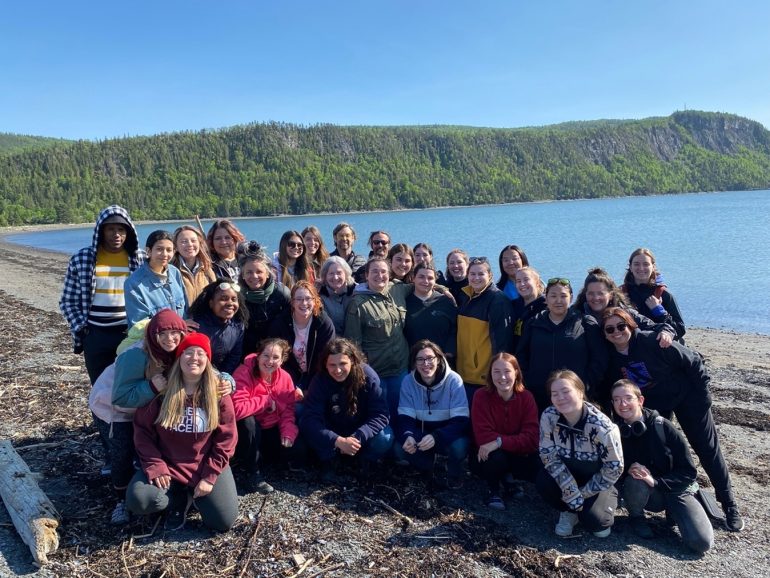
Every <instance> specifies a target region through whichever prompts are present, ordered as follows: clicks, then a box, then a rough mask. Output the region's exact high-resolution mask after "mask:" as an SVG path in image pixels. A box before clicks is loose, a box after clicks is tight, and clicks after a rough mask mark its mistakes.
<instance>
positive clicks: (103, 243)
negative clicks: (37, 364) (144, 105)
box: [59, 205, 144, 475]
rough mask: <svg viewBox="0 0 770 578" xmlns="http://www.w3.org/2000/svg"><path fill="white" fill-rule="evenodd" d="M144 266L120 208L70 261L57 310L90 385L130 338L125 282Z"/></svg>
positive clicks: (102, 218)
mask: <svg viewBox="0 0 770 578" xmlns="http://www.w3.org/2000/svg"><path fill="white" fill-rule="evenodd" d="M143 262H144V252H143V251H142V250H141V249H140V248H139V241H138V239H137V236H136V229H135V228H134V224H133V223H132V222H131V218H130V217H129V216H128V212H127V211H126V210H125V209H124V208H123V207H120V206H118V205H110V206H109V207H107V208H105V209H103V210H102V212H101V213H99V217H98V218H97V219H96V225H95V226H94V234H93V238H92V240H91V246H89V247H83V248H82V249H80V251H78V252H77V253H75V254H74V255H73V256H72V258H71V259H70V262H69V266H68V267H67V273H66V275H65V276H64V288H63V290H62V294H61V299H60V300H59V309H60V310H61V312H62V315H64V318H65V319H66V320H67V323H68V324H69V326H70V333H71V334H72V342H73V351H74V352H75V353H82V354H83V357H84V358H85V364H86V371H87V372H88V379H89V381H90V382H91V385H92V386H93V385H94V383H96V380H97V379H99V376H100V375H101V374H102V372H103V371H104V370H105V369H106V368H107V367H109V366H110V365H112V363H113V362H114V361H115V357H116V355H117V354H116V352H117V349H118V345H120V342H121V341H122V340H123V338H124V337H125V336H126V330H127V328H128V324H127V320H126V300H125V294H124V292H123V283H124V282H125V280H126V279H127V278H128V276H129V275H130V274H131V273H132V272H133V271H136V270H137V269H139V267H140V266H141V265H142V263H143ZM101 441H102V445H103V447H104V453H105V456H109V455H110V454H109V445H108V440H107V439H106V438H104V437H102V439H101ZM111 469H112V468H111V466H110V463H109V457H108V458H107V459H106V460H105V464H104V466H103V467H102V474H103V475H110V472H111Z"/></svg>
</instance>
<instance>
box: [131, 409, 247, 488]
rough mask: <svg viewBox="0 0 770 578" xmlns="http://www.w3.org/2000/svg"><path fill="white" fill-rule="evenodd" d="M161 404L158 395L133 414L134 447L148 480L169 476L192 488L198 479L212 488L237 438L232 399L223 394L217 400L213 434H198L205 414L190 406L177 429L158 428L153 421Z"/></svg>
mask: <svg viewBox="0 0 770 578" xmlns="http://www.w3.org/2000/svg"><path fill="white" fill-rule="evenodd" d="M187 400H188V402H189V401H190V400H191V398H190V397H188V398H187ZM162 402H163V397H162V396H158V397H156V398H155V399H154V400H152V402H150V404H149V405H146V406H145V407H142V408H139V409H137V410H136V414H135V415H134V446H135V447H136V453H137V455H138V456H139V460H140V461H141V463H142V470H144V473H145V474H146V475H147V479H148V480H150V481H152V480H154V479H155V478H157V477H158V476H162V475H170V476H171V478H172V479H173V480H175V481H177V482H180V483H182V484H185V485H187V486H189V487H191V488H194V487H195V486H197V485H198V482H199V481H200V480H206V481H207V482H209V483H210V484H212V485H213V484H214V483H215V482H216V481H217V476H218V475H219V474H220V473H221V472H222V470H223V469H224V468H225V466H227V464H228V463H229V462H230V457H231V456H232V455H233V452H234V451H235V444H236V442H237V439H238V438H237V430H236V427H235V411H234V410H233V401H232V398H231V397H230V396H229V395H226V396H224V397H222V399H220V400H219V427H217V428H216V429H215V430H213V431H200V430H201V429H204V427H205V423H206V412H205V411H204V410H203V409H201V408H195V409H193V407H192V404H191V403H190V404H189V405H186V407H185V410H186V411H185V415H184V417H183V418H182V422H181V423H180V424H179V425H178V426H177V427H176V428H174V429H166V428H163V427H161V426H160V425H158V424H156V423H155V420H156V419H157V417H158V414H159V412H160V406H161V403H162ZM196 430H197V431H196Z"/></svg>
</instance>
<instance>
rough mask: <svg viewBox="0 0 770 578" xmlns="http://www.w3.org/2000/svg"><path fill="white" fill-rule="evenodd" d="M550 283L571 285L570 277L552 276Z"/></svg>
mask: <svg viewBox="0 0 770 578" xmlns="http://www.w3.org/2000/svg"><path fill="white" fill-rule="evenodd" d="M548 285H564V286H565V287H569V286H570V284H569V279H565V278H564V277H551V278H550V279H548Z"/></svg>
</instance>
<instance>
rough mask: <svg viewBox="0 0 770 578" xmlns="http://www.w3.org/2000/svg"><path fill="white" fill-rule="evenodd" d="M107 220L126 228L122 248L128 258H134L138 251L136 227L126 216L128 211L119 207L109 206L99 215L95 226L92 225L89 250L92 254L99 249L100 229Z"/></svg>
mask: <svg viewBox="0 0 770 578" xmlns="http://www.w3.org/2000/svg"><path fill="white" fill-rule="evenodd" d="M108 220H109V222H110V223H120V224H122V225H124V226H125V227H126V233H127V234H126V242H125V243H124V244H123V248H124V249H125V250H126V252H128V255H129V256H130V257H136V256H137V251H138V250H139V237H138V236H137V234H136V227H134V223H133V222H132V221H131V217H129V216H128V211H126V210H125V209H124V208H123V207H121V206H119V205H110V206H109V207H106V208H104V209H102V212H101V213H99V216H98V217H97V219H96V225H94V235H93V238H92V239H91V248H92V249H93V250H94V252H96V251H98V249H99V245H100V244H101V241H102V228H103V227H104V225H105V224H107V221H108Z"/></svg>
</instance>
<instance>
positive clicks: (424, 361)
mask: <svg viewBox="0 0 770 578" xmlns="http://www.w3.org/2000/svg"><path fill="white" fill-rule="evenodd" d="M436 359H437V357H436V356H435V355H434V356H432V357H417V358H415V360H414V361H415V363H417V365H433V364H434V363H436Z"/></svg>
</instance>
